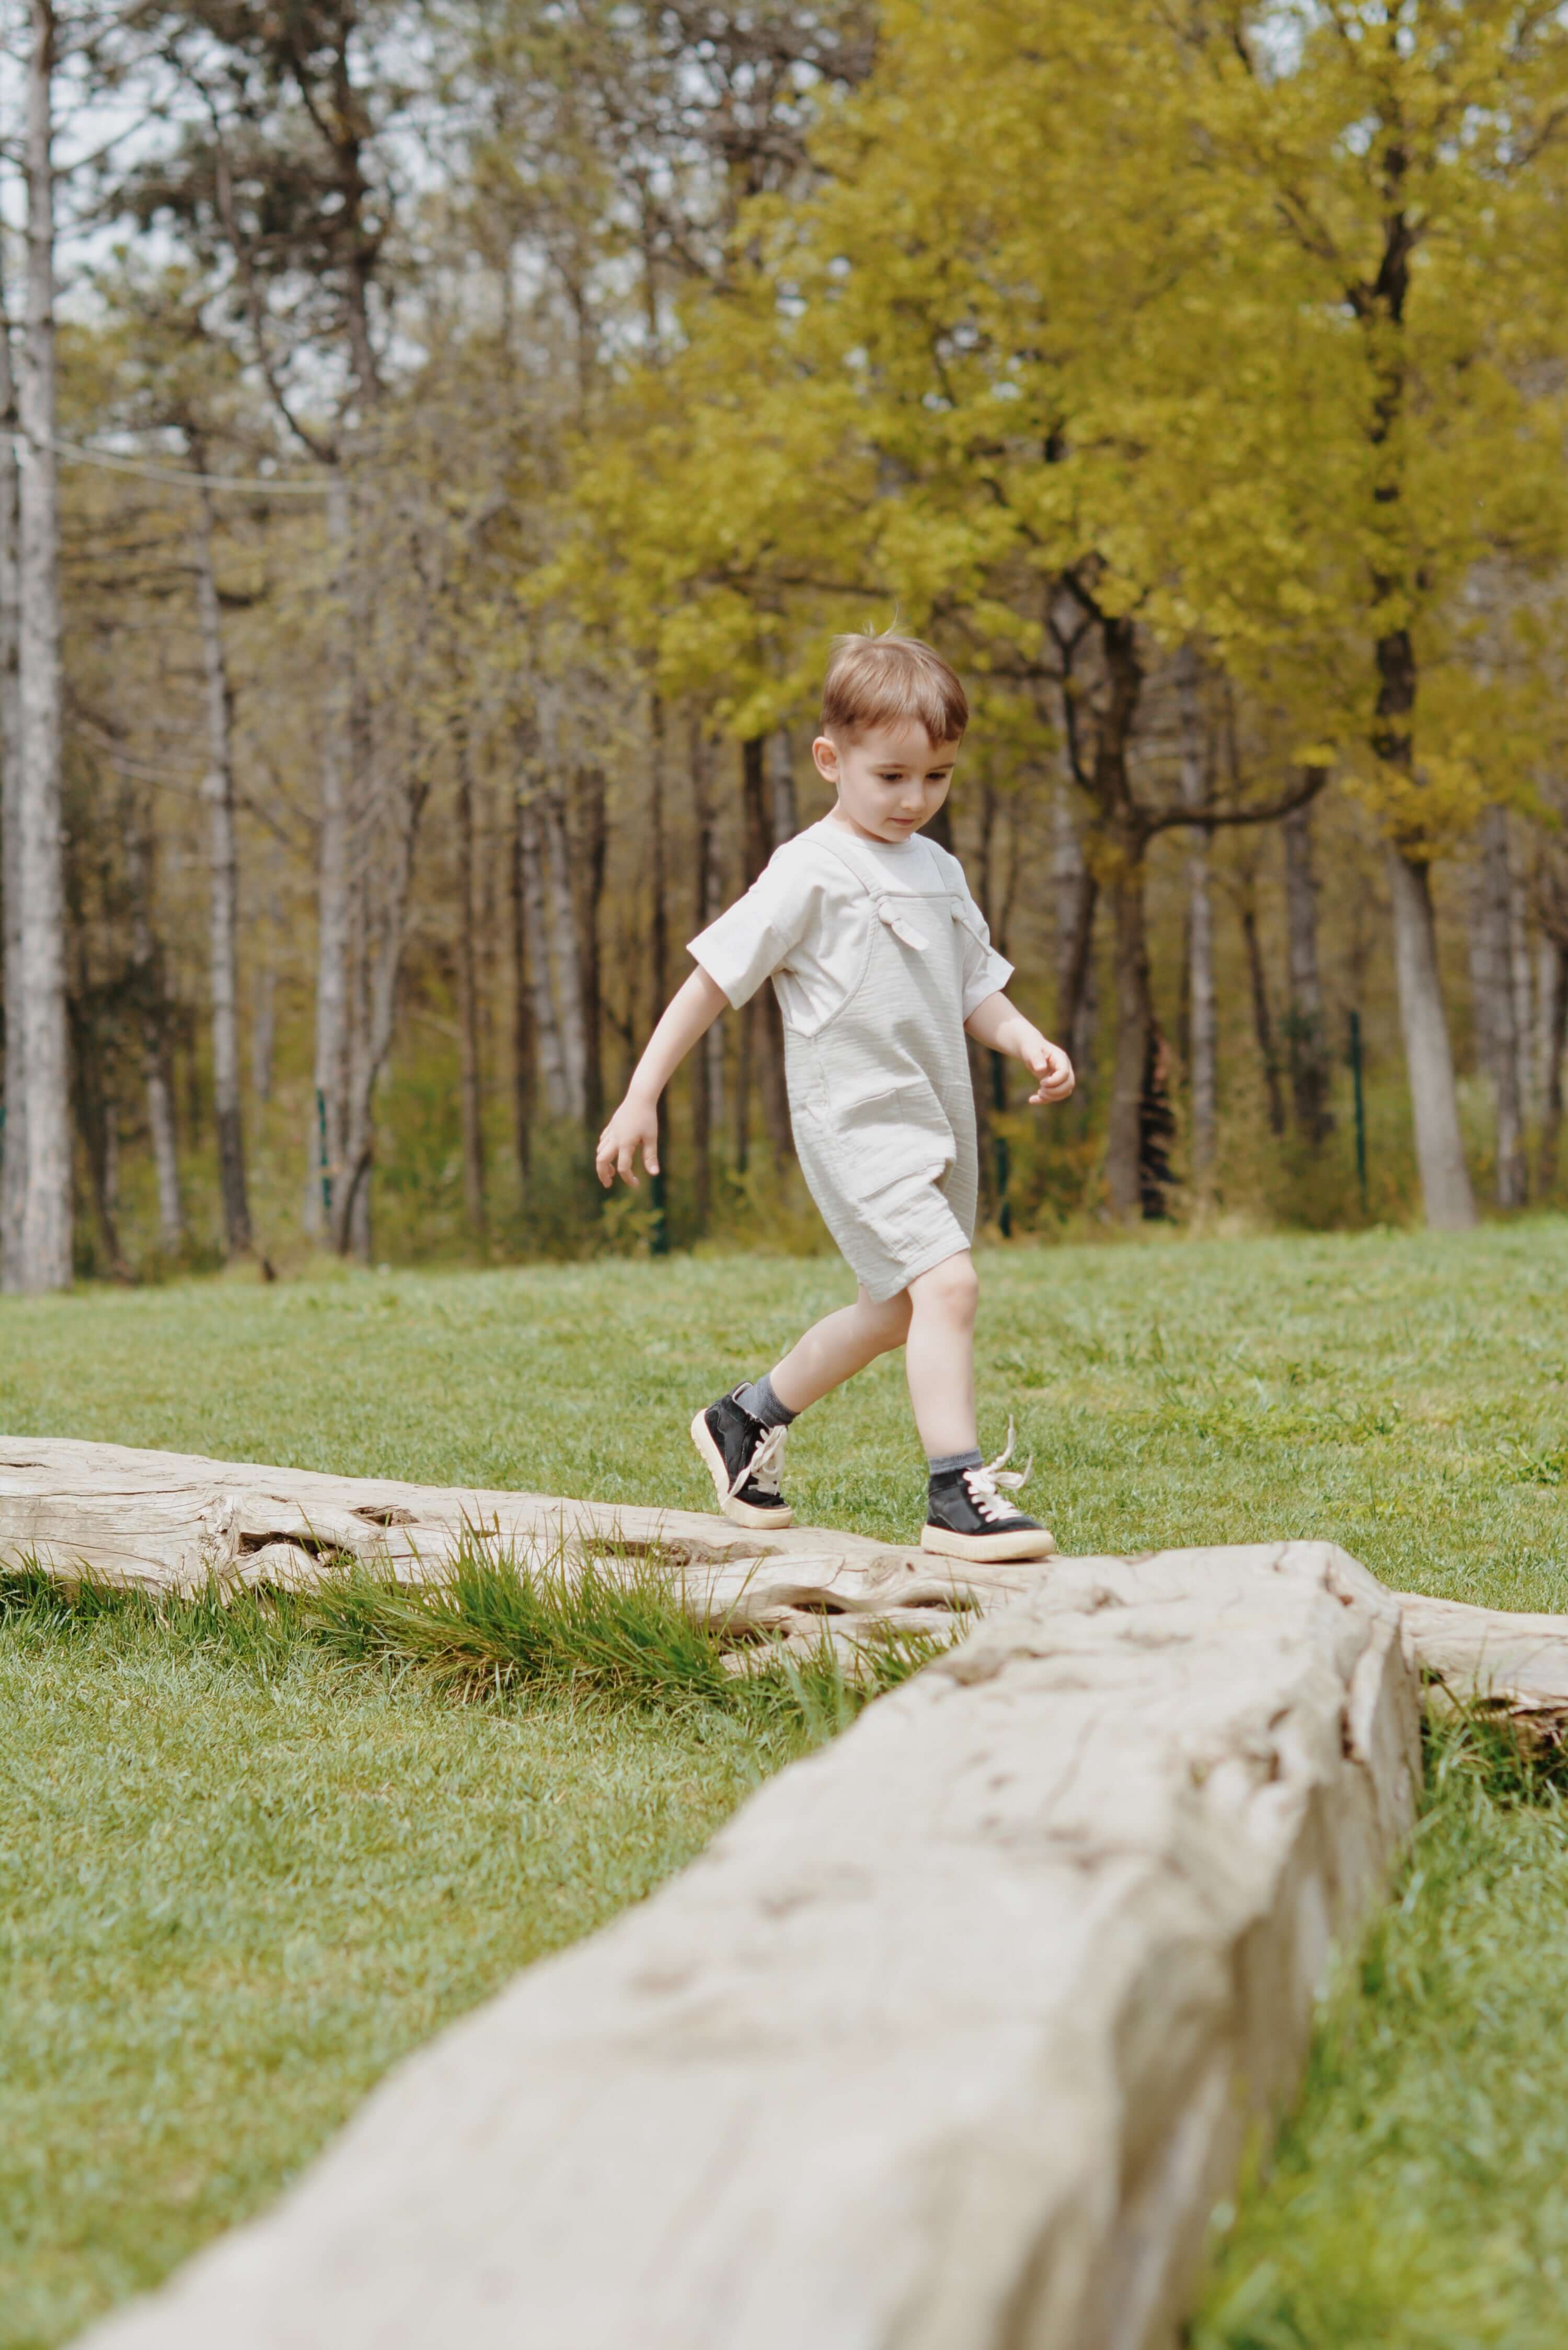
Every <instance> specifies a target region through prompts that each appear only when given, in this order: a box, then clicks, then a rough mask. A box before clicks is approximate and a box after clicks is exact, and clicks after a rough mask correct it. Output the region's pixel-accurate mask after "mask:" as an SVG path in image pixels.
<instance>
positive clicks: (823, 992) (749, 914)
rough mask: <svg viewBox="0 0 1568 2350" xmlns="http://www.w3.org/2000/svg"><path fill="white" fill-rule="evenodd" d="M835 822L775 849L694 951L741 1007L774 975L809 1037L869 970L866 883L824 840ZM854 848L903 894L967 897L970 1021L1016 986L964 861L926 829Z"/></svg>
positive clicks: (860, 841) (788, 1016)
mask: <svg viewBox="0 0 1568 2350" xmlns="http://www.w3.org/2000/svg"><path fill="white" fill-rule="evenodd" d="M829 822H830V819H828V818H826V817H824V818H823V820H822V822H821V823H820V824H814V825H810V826H808V827H807V828H806V829H805V832H798V833H796V835H795V836H794V839H793V840H786V841H785V842H784V846H783V847H782V848H778V849H775V850H774V855H773V857H772V858H771V859H770V861H769V863H768V865H767V866H766V868H764V869H763V872H762V873H760V874H759V875H758V877H757V879H755V881H753V884H752V886H751V888H750V889H748V890H747V891H746V894H745V896H744V897H743V898H737V899H736V900H735V902H734V904H733V905H732V907H731V908H730V909H729V910H728V911H727V912H726V913H722V914H721V915H720V917H719V919H718V920H717V921H716V922H711V923H710V924H709V926H708V928H707V929H706V930H705V931H702V932H701V934H700V935H699V936H698V937H697V938H694V939H692V940H691V942H690V944H689V946H688V949H687V951H688V953H689V954H691V957H692V958H693V960H694V961H695V962H699V963H700V964H701V967H702V969H703V970H704V971H705V972H707V974H708V976H709V978H710V979H711V980H712V981H713V983H714V984H715V985H716V986H718V987H722V989H723V991H724V993H725V994H726V995H727V996H728V997H729V999H730V1002H731V1003H732V1004H734V1005H735V1006H737V1008H738V1007H739V1006H740V1005H741V1004H742V1003H747V1002H748V1001H749V1000H750V998H751V997H752V996H753V995H754V994H755V993H756V992H757V990H758V988H759V987H761V985H762V983H763V980H764V979H772V981H773V983H774V989H775V991H776V992H777V994H778V999H779V1003H780V1007H781V1008H782V1010H783V1013H784V1018H785V1020H786V1021H787V1022H788V1024H789V1025H790V1026H791V1027H792V1028H795V1029H798V1030H800V1031H801V1032H802V1033H803V1034H804V1035H813V1034H815V1031H816V1030H817V1029H818V1028H820V1027H821V1026H822V1024H823V1023H824V1022H825V1021H826V1020H829V1019H831V1017H832V1016H833V1014H834V1013H836V1011H837V1010H838V1008H839V1006H840V1004H842V1003H843V1002H844V1000H845V998H846V995H847V994H848V993H849V991H850V990H851V988H853V987H854V986H855V984H856V982H857V979H858V977H859V973H860V968H861V944H860V933H859V927H858V925H857V922H856V921H855V920H854V919H853V912H854V910H855V909H856V908H857V906H859V905H861V904H863V903H864V901H865V899H866V894H867V892H866V885H865V883H864V882H863V881H861V880H859V879H857V877H856V875H855V873H854V872H853V871H852V870H851V869H850V868H849V867H848V866H847V865H846V863H845V861H844V859H843V858H842V857H840V856H839V855H837V853H836V851H835V850H834V849H832V848H831V847H827V846H826V843H825V842H823V841H822V840H820V839H819V838H818V837H817V836H818V835H819V834H821V833H823V832H825V831H826V830H827V829H828V827H829ZM853 846H854V854H855V858H856V860H857V863H858V864H859V865H860V866H861V868H863V869H869V870H874V871H880V872H881V873H883V874H884V875H885V876H886V877H887V880H888V887H889V889H893V890H898V889H905V890H907V889H909V888H910V887H911V885H913V886H915V887H916V888H918V889H921V890H922V891H926V890H929V889H932V887H933V885H934V886H936V887H938V888H940V889H943V890H946V891H948V892H950V894H951V895H953V896H955V897H959V898H961V899H963V901H964V904H965V907H966V910H967V919H966V920H965V922H964V924H963V926H962V938H963V1017H964V1018H965V1019H966V1020H967V1019H968V1018H969V1016H970V1014H971V1012H973V1011H974V1010H975V1009H976V1007H977V1006H978V1005H979V1004H981V1003H984V1002H985V999H986V997H987V996H988V995H994V994H995V993H997V991H998V990H999V989H1000V988H1004V987H1005V986H1006V985H1007V983H1008V981H1009V980H1010V979H1011V978H1012V964H1011V963H1010V962H1008V961H1007V960H1006V958H1005V957H1004V956H1002V955H999V954H998V953H997V951H996V949H995V948H994V947H993V946H992V943H991V933H990V932H989V931H988V930H987V929H986V926H985V921H984V918H983V917H982V915H981V911H980V909H979V907H978V906H976V904H975V902H974V899H972V898H971V896H970V892H969V885H968V883H967V882H966V881H965V879H964V876H963V868H962V866H961V864H960V863H959V861H958V858H956V857H950V856H949V854H948V852H947V850H946V849H945V848H939V847H937V844H936V842H935V841H934V840H928V839H926V838H925V837H924V835H923V834H920V833H917V834H915V835H914V837H912V838H911V839H909V840H898V841H883V840H867V839H864V838H862V837H860V836H859V835H857V836H856V837H855V839H854V844H853Z"/></svg>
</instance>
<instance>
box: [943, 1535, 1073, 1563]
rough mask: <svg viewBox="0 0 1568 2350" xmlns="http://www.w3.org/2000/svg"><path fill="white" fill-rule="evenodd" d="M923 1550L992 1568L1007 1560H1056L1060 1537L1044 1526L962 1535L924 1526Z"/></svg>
mask: <svg viewBox="0 0 1568 2350" xmlns="http://www.w3.org/2000/svg"><path fill="white" fill-rule="evenodd" d="M920 1548H921V1549H922V1550H929V1551H934V1552H935V1553H936V1555H937V1556H938V1557H939V1558H967V1559H971V1560H973V1562H974V1563H975V1564H976V1565H981V1566H992V1565H999V1564H1000V1563H1002V1561H1005V1560H1007V1559H1017V1558H1054V1557H1055V1555H1056V1537H1055V1535H1054V1534H1051V1533H1050V1532H1048V1530H1047V1529H1046V1528H1045V1527H1044V1526H1033V1527H1031V1528H1029V1529H1028V1531H1027V1532H1016V1533H1013V1534H953V1533H952V1532H950V1529H949V1528H948V1527H946V1526H922V1528H921V1529H920Z"/></svg>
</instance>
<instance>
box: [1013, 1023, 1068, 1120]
mask: <svg viewBox="0 0 1568 2350" xmlns="http://www.w3.org/2000/svg"><path fill="white" fill-rule="evenodd" d="M1018 1057H1019V1059H1020V1060H1021V1061H1022V1062H1023V1066H1024V1067H1025V1068H1026V1069H1027V1070H1028V1071H1029V1073H1030V1075H1031V1076H1033V1079H1034V1091H1033V1093H1032V1094H1031V1095H1030V1097H1029V1106H1030V1107H1031V1109H1036V1108H1038V1107H1040V1105H1041V1104H1042V1103H1043V1102H1060V1101H1065V1100H1066V1098H1067V1097H1068V1095H1069V1094H1070V1093H1071V1092H1072V1090H1073V1088H1074V1087H1075V1085H1076V1084H1077V1082H1078V1080H1077V1078H1076V1077H1075V1076H1074V1074H1073V1064H1072V1062H1071V1061H1070V1060H1069V1059H1068V1058H1067V1055H1066V1054H1065V1053H1064V1051H1063V1050H1062V1047H1061V1045H1053V1044H1052V1043H1051V1041H1050V1039H1049V1037H1046V1036H1042V1035H1041V1034H1040V1031H1039V1030H1038V1029H1037V1028H1036V1029H1034V1030H1033V1031H1032V1033H1031V1034H1030V1035H1029V1036H1028V1037H1027V1038H1025V1039H1024V1040H1023V1043H1022V1044H1021V1046H1020V1050H1019V1055H1018Z"/></svg>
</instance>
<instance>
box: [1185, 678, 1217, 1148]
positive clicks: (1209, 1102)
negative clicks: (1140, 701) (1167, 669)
mask: <svg viewBox="0 0 1568 2350" xmlns="http://www.w3.org/2000/svg"><path fill="white" fill-rule="evenodd" d="M1176 683H1177V695H1178V701H1179V707H1180V713H1181V796H1182V800H1183V802H1184V803H1185V805H1186V806H1188V807H1189V808H1193V809H1197V808H1200V807H1202V806H1204V804H1205V803H1206V801H1207V800H1208V798H1209V777H1208V774H1207V767H1206V761H1205V758H1204V744H1203V713H1202V711H1201V709H1200V707H1199V671H1198V655H1197V652H1196V650H1194V648H1193V647H1192V646H1191V645H1183V646H1182V648H1181V650H1180V652H1179V654H1178V656H1177V670H1176ZM1210 849H1211V843H1210V836H1209V834H1208V833H1207V832H1204V831H1200V830H1198V829H1194V831H1193V832H1192V834H1191V836H1190V846H1189V849H1188V852H1187V1016H1188V1049H1189V1055H1190V1064H1189V1066H1190V1075H1191V1081H1192V1178H1193V1182H1194V1184H1195V1186H1196V1188H1197V1189H1198V1191H1199V1192H1206V1191H1210V1189H1211V1188H1212V1185H1213V1180H1214V1168H1215V1162H1216V1159H1217V1158H1218V1156H1219V1125H1218V1118H1219V1052H1220V1043H1219V1038H1220V1025H1219V1013H1218V1005H1217V1003H1216V999H1215V993H1214V904H1213V896H1212V891H1211V889H1210V874H1209V867H1210Z"/></svg>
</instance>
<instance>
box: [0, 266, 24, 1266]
mask: <svg viewBox="0 0 1568 2350" xmlns="http://www.w3.org/2000/svg"><path fill="white" fill-rule="evenodd" d="M3 291H4V288H3V286H0V293H3ZM16 431H17V418H16V384H15V382H14V380H13V377H12V370H11V327H10V321H9V320H8V319H7V318H6V317H5V311H4V307H3V306H0V890H3V891H4V899H5V1128H4V1155H3V1159H0V1289H4V1290H6V1291H12V1292H14V1291H16V1290H18V1289H20V1287H21V1286H22V1218H23V1212H24V1210H25V1207H26V1198H27V1084H26V1063H25V1060H24V1056H23V1047H22V1037H23V1022H22V1001H23V993H24V990H23V983H22V755H21V709H20V704H19V701H18V680H17V666H16V664H17V644H16V639H17V630H18V627H19V623H20V617H21V616H20V611H19V608H18V605H17V588H16V567H17V557H18V553H19V546H18V540H19V533H20V527H21V525H20V516H19V514H18V510H17V500H18V495H19V485H18V481H17V468H16Z"/></svg>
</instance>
